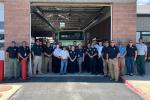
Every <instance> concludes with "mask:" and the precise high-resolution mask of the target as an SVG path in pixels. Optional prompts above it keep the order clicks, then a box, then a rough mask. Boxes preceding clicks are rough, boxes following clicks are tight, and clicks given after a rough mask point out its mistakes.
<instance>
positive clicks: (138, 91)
mask: <svg viewBox="0 0 150 100" xmlns="http://www.w3.org/2000/svg"><path fill="white" fill-rule="evenodd" d="M121 79H122V82H123V83H124V84H125V85H126V86H127V87H128V88H130V89H131V90H132V91H133V92H135V93H136V94H138V95H139V96H141V97H142V98H143V99H144V100H150V97H149V96H146V94H145V93H144V92H143V91H142V90H141V89H138V88H136V87H135V86H133V85H132V83H130V82H129V81H128V80H126V79H124V78H123V77H122V78H121Z"/></svg>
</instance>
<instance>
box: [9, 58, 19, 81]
mask: <svg viewBox="0 0 150 100" xmlns="http://www.w3.org/2000/svg"><path fill="white" fill-rule="evenodd" d="M17 63H18V61H17V59H16V58H9V61H8V65H9V66H8V67H9V68H8V78H12V77H14V78H15V79H17V77H19V75H18V71H19V69H18V64H17Z"/></svg>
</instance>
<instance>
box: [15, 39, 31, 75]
mask: <svg viewBox="0 0 150 100" xmlns="http://www.w3.org/2000/svg"><path fill="white" fill-rule="evenodd" d="M18 55H19V60H20V61H22V60H26V62H27V72H28V73H27V75H28V76H31V75H32V68H30V66H28V63H29V56H30V48H29V46H27V43H26V41H23V42H22V46H20V47H19V49H18ZM20 67H21V68H22V66H20ZM21 68H20V69H21ZM20 71H21V70H20Z"/></svg>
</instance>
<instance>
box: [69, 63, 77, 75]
mask: <svg viewBox="0 0 150 100" xmlns="http://www.w3.org/2000/svg"><path fill="white" fill-rule="evenodd" d="M70 72H71V73H75V72H76V60H75V61H74V62H72V61H70Z"/></svg>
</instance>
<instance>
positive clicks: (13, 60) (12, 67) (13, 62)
mask: <svg viewBox="0 0 150 100" xmlns="http://www.w3.org/2000/svg"><path fill="white" fill-rule="evenodd" d="M6 58H7V59H8V63H9V70H8V78H12V77H14V78H15V79H17V78H18V76H19V75H18V65H17V63H18V61H17V60H18V47H17V46H16V42H15V41H12V42H11V46H9V47H8V48H7V50H6ZM13 73H14V75H13Z"/></svg>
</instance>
